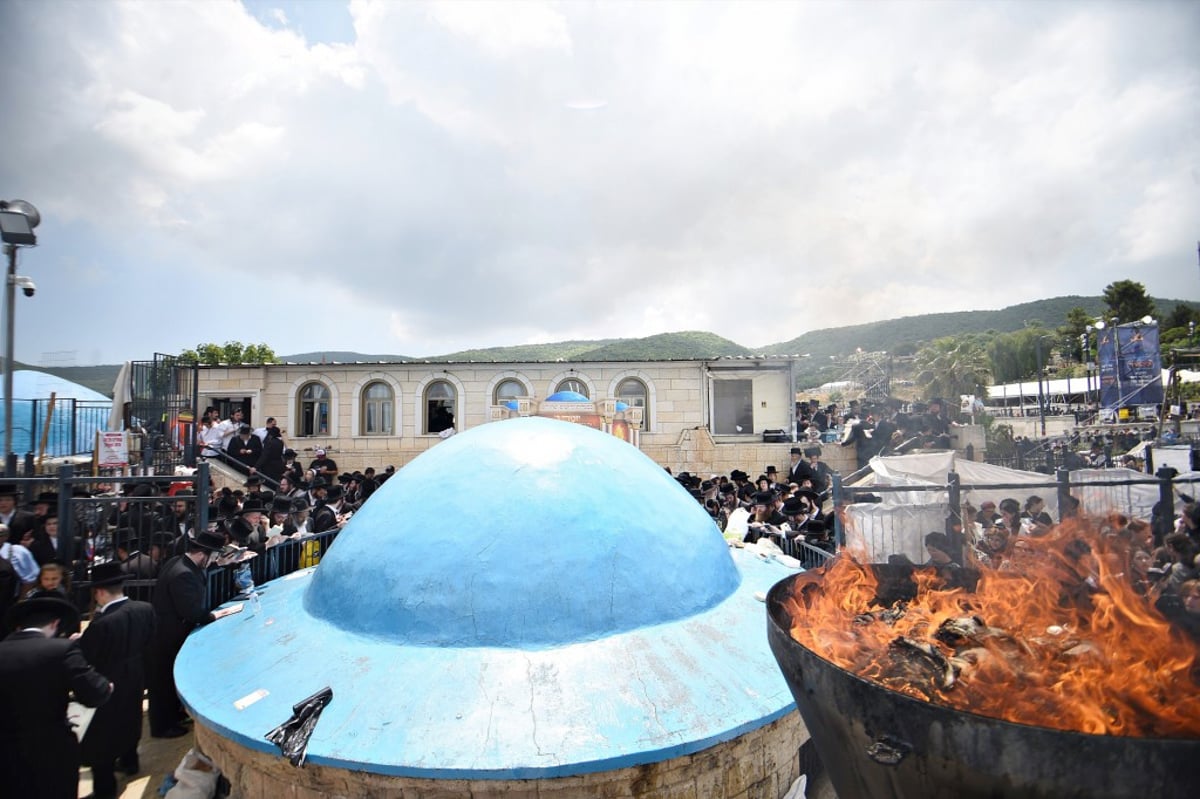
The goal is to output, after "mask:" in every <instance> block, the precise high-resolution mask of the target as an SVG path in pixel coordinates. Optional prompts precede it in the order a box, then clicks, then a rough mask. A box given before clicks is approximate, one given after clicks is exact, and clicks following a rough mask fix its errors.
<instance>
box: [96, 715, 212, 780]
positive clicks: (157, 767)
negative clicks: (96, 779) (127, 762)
mask: <svg viewBox="0 0 1200 799" xmlns="http://www.w3.org/2000/svg"><path fill="white" fill-rule="evenodd" d="M192 740H193V736H192V734H191V733H188V734H187V735H185V736H183V737H182V738H165V739H164V738H151V737H150V727H149V723H148V722H147V721H146V718H145V714H144V713H143V716H142V740H141V742H140V743H139V744H138V759H139V760H140V761H141V763H140V765H141V767H142V772H141V773H140V774H135V775H134V776H132V777H126V776H125V775H123V774H120V773H118V774H117V790H118V791H120V794H119V796H120V797H121V799H150V797H157V796H158V789H159V787H160V786H161V785H162V783H163V778H164V777H166V776H167V775H168V774H171V773H172V772H174V771H175V767H176V766H178V765H179V761H180V760H182V759H183V756H184V754H185V753H187V750H188V749H191V747H192ZM91 792H92V772H91V769H89V768H87V767H86V766H85V767H84V768H81V769H80V770H79V795H80V796H87V795H89V794H90V793H91Z"/></svg>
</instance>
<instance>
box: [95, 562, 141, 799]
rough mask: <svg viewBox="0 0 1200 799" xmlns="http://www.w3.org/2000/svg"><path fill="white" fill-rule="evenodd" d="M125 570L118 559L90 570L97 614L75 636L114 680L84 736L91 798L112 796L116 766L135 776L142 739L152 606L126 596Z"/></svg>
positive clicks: (115, 784) (138, 767) (109, 797)
mask: <svg viewBox="0 0 1200 799" xmlns="http://www.w3.org/2000/svg"><path fill="white" fill-rule="evenodd" d="M128 578H129V574H127V573H126V572H124V571H123V570H122V569H121V564H119V563H115V562H113V563H101V564H100V565H98V566H96V567H94V568H93V569H92V599H93V600H94V601H95V603H96V613H95V615H94V616H93V617H92V621H91V623H90V624H89V625H88V627H87V629H86V630H84V631H83V635H82V636H80V638H79V648H80V650H81V651H82V652H83V655H84V657H85V658H87V661H88V662H89V663H91V664H92V666H93V668H95V669H96V671H98V672H100V673H101V674H103V675H104V676H105V677H106V678H108V680H109V681H110V682H111V683H112V684H113V693H112V696H111V697H110V698H109V700H108V702H106V703H105V704H104V705H103V706H102V707H100V708H99V709H98V710H97V711H96V714H95V715H94V716H93V717H92V723H91V724H90V725H89V726H88V729H87V732H86V733H85V734H84V736H83V745H82V749H83V762H84V763H86V764H87V765H89V766H91V767H92V787H93V794H92V796H93V797H94V799H116V796H117V778H116V774H115V771H114V764H115V765H116V767H118V768H120V769H121V771H123V772H125V773H126V774H136V773H137V772H138V771H139V770H140V766H139V763H138V751H137V747H138V740H140V739H141V737H142V691H143V689H144V687H145V670H144V667H143V655H144V652H145V650H146V648H147V647H148V646H149V645H150V642H151V641H152V640H154V628H155V620H154V608H153V607H151V606H150V604H149V603H148V602H138V601H135V600H132V599H129V598H128V597H126V596H125V589H124V582H125V580H126V579H128Z"/></svg>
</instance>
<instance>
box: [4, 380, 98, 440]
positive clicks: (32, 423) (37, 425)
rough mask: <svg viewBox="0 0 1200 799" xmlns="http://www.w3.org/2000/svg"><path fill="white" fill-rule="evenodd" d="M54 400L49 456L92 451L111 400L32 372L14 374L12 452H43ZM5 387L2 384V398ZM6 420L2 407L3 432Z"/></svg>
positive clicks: (66, 382)
mask: <svg viewBox="0 0 1200 799" xmlns="http://www.w3.org/2000/svg"><path fill="white" fill-rule="evenodd" d="M51 394H54V396H55V405H54V416H53V418H51V420H50V429H49V431H48V435H47V441H46V450H45V452H46V455H48V456H51V457H58V456H63V455H78V454H82V453H88V452H91V451H92V448H93V446H94V444H95V440H96V432H97V431H99V430H103V429H104V428H105V426H106V424H107V422H108V414H109V411H110V410H111V409H112V400H111V399H109V398H108V397H106V396H104V395H103V394H101V393H100V392H98V391H93V390H92V389H90V388H88V387H87V386H81V385H79V384H78V383H72V382H71V381H70V380H66V379H64V378H61V377H56V376H55V375H52V374H47V373H46V372H37V371H33V370H31V369H19V370H17V371H15V372H13V403H12V404H13V430H12V444H13V452H15V453H17V454H18V455H23V454H24V453H26V452H34V453H37V452H39V451H40V449H41V446H40V445H41V437H42V431H43V430H44V429H45V426H46V416H47V414H49V413H50V395H51ZM3 396H4V387H3V385H2V384H0V398H2V397H3ZM6 425H7V420H6V419H5V418H4V409H3V406H2V405H0V431H2V430H4V428H5V426H6Z"/></svg>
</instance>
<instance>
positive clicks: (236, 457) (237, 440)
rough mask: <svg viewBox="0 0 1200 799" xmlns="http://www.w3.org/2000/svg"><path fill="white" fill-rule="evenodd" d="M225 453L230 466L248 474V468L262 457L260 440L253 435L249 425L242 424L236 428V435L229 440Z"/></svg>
mask: <svg viewBox="0 0 1200 799" xmlns="http://www.w3.org/2000/svg"><path fill="white" fill-rule="evenodd" d="M225 454H226V455H228V456H229V458H230V460H229V465H230V466H232V467H234V468H235V469H237V470H238V471H240V472H241V473H242V474H249V473H250V469H251V468H253V467H254V465H255V464H256V463H258V459H259V458H260V457H262V441H260V440H259V438H258V436H256V435H254V431H253V430H251V429H250V425H248V424H244V425H242V426H241V427H239V428H238V431H237V435H236V436H234V437H233V438H231V439H230V440H229V445H228V446H227V447H226V448H225Z"/></svg>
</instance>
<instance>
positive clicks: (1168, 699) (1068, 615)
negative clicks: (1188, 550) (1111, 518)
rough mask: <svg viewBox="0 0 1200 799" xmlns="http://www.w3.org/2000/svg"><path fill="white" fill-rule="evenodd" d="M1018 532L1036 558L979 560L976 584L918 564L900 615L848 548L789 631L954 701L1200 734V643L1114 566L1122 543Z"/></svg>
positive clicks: (1021, 713)
mask: <svg viewBox="0 0 1200 799" xmlns="http://www.w3.org/2000/svg"><path fill="white" fill-rule="evenodd" d="M1022 540H1023V541H1026V542H1028V544H1029V545H1030V547H1029V549H1028V550H1027V553H1026V554H1022V555H1018V556H1017V558H1016V559H1014V560H1012V561H1010V562H1009V565H1008V567H1007V568H1006V569H1002V570H997V569H992V568H988V567H981V568H980V579H979V581H978V583H977V585H976V587H975V591H974V592H968V591H966V590H964V589H962V588H953V589H948V588H946V587H945V584H944V583H943V581H942V580H941V579H940V578H939V577H938V576H937V574H936V572H934V571H933V570H932V569H927V568H923V567H917V568H916V569H915V571H914V573H913V575H912V577H913V581H914V582H915V583H916V589H917V591H916V598H915V599H913V600H911V601H909V602H907V603H906V604H903V605H902V606H900V607H897V606H895V605H894V606H893V608H892V609H891V612H885V610H884V609H883V608H881V606H880V605H879V603H878V602H877V601H876V597H877V595H878V594H879V593H880V589H881V584H880V580H879V578H878V577H877V575H876V571H875V570H873V569H871V568H869V567H867V566H865V565H864V564H863V563H861V562H859V560H857V559H856V558H855V557H854V556H853V554H852V553H849V552H844V553H842V555H841V556H839V557H838V558H836V559H835V560H834V561H833V563H832V564H831V565H830V566H828V567H824V568H822V569H820V570H817V571H814V572H810V573H808V574H804V575H801V577H800V578H798V579H797V581H796V582H795V583H794V589H793V592H792V594H791V596H790V597H788V598H787V600H785V604H786V609H787V611H788V612H789V613H790V614H791V619H792V627H791V635H792V637H793V638H794V639H795V640H796V641H797V642H798V643H800V644H801V645H802V646H804V647H806V648H807V649H809V650H810V651H812V652H813V653H815V654H817V655H819V656H821V657H823V658H824V659H826V660H828V661H830V662H832V663H834V664H835V665H837V666H840V667H841V668H843V669H846V670H847V671H850V672H853V673H855V674H857V675H859V676H860V677H863V678H865V679H869V680H872V681H874V682H876V683H878V684H880V685H883V686H884V687H886V688H889V689H891V690H894V691H898V692H901V693H904V694H906V695H909V696H912V697H915V698H918V699H923V700H928V701H931V702H934V703H937V704H942V705H947V706H949V707H952V708H955V709H957V710H962V711H967V712H971V713H978V714H981V715H985V716H990V717H993V718H999V719H1004V720H1006V721H1011V722H1016V723H1020V724H1030V725H1035V726H1040V727H1051V728H1055V729H1062V730H1072V731H1077V732H1085V733H1093V734H1107V735H1125V736H1138V737H1161V738H1192V737H1200V691H1198V690H1197V676H1196V675H1197V673H1196V667H1197V663H1198V661H1197V655H1198V654H1200V652H1198V647H1197V644H1196V642H1195V641H1194V640H1193V639H1192V638H1190V637H1189V636H1188V635H1187V634H1185V633H1183V632H1182V631H1180V630H1179V629H1177V628H1176V627H1175V626H1174V625H1172V624H1171V623H1170V622H1168V621H1167V620H1166V619H1165V618H1164V617H1163V616H1162V615H1161V614H1160V613H1159V612H1158V611H1157V610H1156V609H1155V608H1154V607H1153V605H1152V604H1151V603H1150V602H1149V601H1148V600H1147V599H1146V598H1145V597H1143V596H1141V595H1139V594H1138V593H1137V592H1136V591H1135V590H1134V589H1133V586H1132V584H1131V582H1130V580H1129V579H1128V577H1127V576H1125V575H1123V574H1121V573H1119V571H1117V570H1116V569H1115V568H1114V567H1113V565H1112V564H1114V563H1123V562H1124V559H1123V557H1120V556H1121V555H1122V553H1121V552H1120V550H1119V547H1120V545H1119V544H1118V543H1117V541H1116V539H1113V538H1112V537H1110V536H1105V535H1103V534H1102V533H1101V532H1100V531H1099V530H1098V528H1097V526H1096V525H1093V524H1092V523H1090V522H1088V521H1087V520H1078V521H1072V522H1070V523H1065V524H1062V525H1059V526H1058V527H1056V528H1055V529H1054V530H1053V531H1052V532H1051V533H1050V534H1049V535H1047V536H1045V537H1042V538H1023V539H1022ZM1081 541H1085V542H1086V543H1087V544H1088V546H1089V547H1090V550H1091V551H1090V552H1089V551H1087V549H1088V547H1082V546H1081V545H1080V542H1081ZM1014 567H1015V568H1014ZM883 588H884V589H885V593H886V588H887V586H883ZM868 611H870V613H868ZM943 625H946V626H947V629H946V630H944V631H943V634H942V635H941V636H939V637H935V633H938V631H939V630H941V629H942V628H943ZM923 650H924V651H923Z"/></svg>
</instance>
